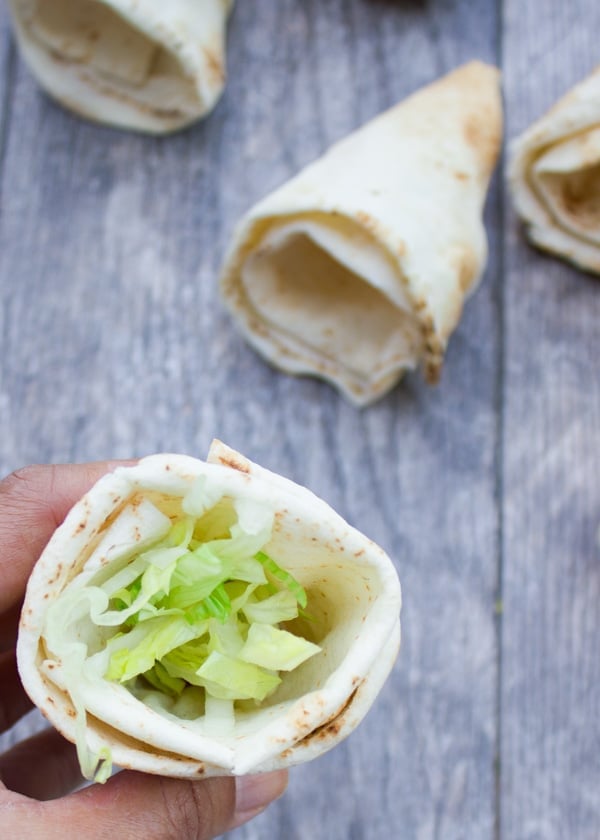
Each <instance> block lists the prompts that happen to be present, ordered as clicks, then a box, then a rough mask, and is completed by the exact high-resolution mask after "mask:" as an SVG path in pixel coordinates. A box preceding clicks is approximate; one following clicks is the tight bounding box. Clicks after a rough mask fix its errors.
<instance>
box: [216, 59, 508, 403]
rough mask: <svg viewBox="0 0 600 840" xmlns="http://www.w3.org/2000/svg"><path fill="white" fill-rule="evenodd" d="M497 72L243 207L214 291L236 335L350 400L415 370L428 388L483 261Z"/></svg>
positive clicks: (411, 101)
mask: <svg viewBox="0 0 600 840" xmlns="http://www.w3.org/2000/svg"><path fill="white" fill-rule="evenodd" d="M498 82H499V76H498V72H497V70H496V69H495V68H493V67H490V66H487V65H485V64H481V63H480V62H473V63H471V64H467V65H465V66H464V67H461V68H459V69H458V70H456V71H455V72H453V73H450V74H449V75H447V76H445V77H444V78H442V79H441V80H439V81H437V82H436V83H434V84H432V85H429V86H428V87H425V88H423V89H422V90H420V91H418V92H417V93H415V94H414V95H413V96H411V97H409V98H408V99H406V100H405V101H404V102H401V103H400V104H399V105H397V106H396V107H394V108H392V109H391V110H389V111H387V112H386V113H383V114H381V115H380V116H379V117H377V118H376V119H374V120H373V121H371V122H369V123H367V124H366V125H365V126H363V128H361V129H359V130H358V131H356V132H355V133H354V134H351V135H350V136H348V137H347V138H345V139H344V140H342V141H341V142H339V143H337V144H336V145H334V146H333V147H332V148H331V149H329V151H328V152H327V153H326V154H325V155H324V156H323V157H321V158H320V159H318V160H317V161H315V162H314V163H312V164H311V165H309V166H308V167H307V168H306V169H304V170H302V171H301V172H300V173H299V174H298V175H297V176H296V177H295V178H293V179H292V180H291V181H289V182H287V183H285V184H284V185H283V186H282V187H280V188H279V189H277V190H276V191H275V192H273V193H271V194H270V195H268V196H267V197H266V198H265V199H263V200H262V201H261V202H260V203H259V204H257V205H256V206H255V207H253V208H252V209H251V210H250V211H249V212H248V213H247V215H246V216H245V217H244V218H243V219H242V221H241V223H240V225H239V227H238V229H237V231H236V233H235V236H234V238H233V242H232V244H231V246H230V249H229V251H228V254H227V256H226V259H225V262H224V267H223V270H222V278H221V291H222V295H223V298H224V300H225V303H226V305H227V306H228V308H229V309H230V311H231V313H232V314H233V316H234V317H235V319H236V320H237V322H238V324H239V326H240V328H241V330H242V332H243V333H244V335H245V337H246V338H247V340H248V341H249V342H250V343H251V344H252V345H253V346H254V348H255V349H256V350H258V351H259V352H260V353H262V355H263V356H264V357H265V358H266V359H267V360H268V361H270V362H272V363H273V364H274V365H276V366H277V367H279V368H281V369H282V370H284V371H287V372H288V373H296V374H297V373H308V374H313V375H316V376H320V377H322V378H324V379H327V380H329V381H330V382H332V383H333V384H334V385H336V386H337V387H338V388H339V389H341V391H342V392H343V393H344V394H345V395H346V396H347V397H348V398H349V399H350V400H351V401H352V402H354V403H356V404H357V405H366V404H368V403H370V402H372V401H374V400H376V399H377V398H379V397H381V396H382V395H383V394H384V393H385V392H386V391H388V390H389V389H390V388H392V387H393V385H394V384H395V383H396V382H397V381H398V380H399V379H400V377H401V376H402V374H403V373H404V372H405V371H406V370H410V369H413V368H415V367H416V366H417V364H419V363H420V362H421V363H422V364H423V367H424V373H425V377H426V379H427V380H428V381H429V382H435V381H437V379H438V377H439V374H440V369H441V366H442V361H443V356H444V351H445V348H446V345H447V342H448V339H449V337H450V335H451V333H452V331H453V330H454V329H455V327H456V325H457V324H458V321H459V318H460V316H461V312H462V307H463V300H464V298H465V296H466V295H468V294H470V293H471V292H472V291H473V289H474V287H475V286H476V284H477V282H478V280H479V278H480V277H481V273H482V271H483V268H484V264H485V261H486V254H487V246H486V236H485V230H484V227H483V223H482V218H481V216H482V209H483V204H484V201H485V196H486V191H487V187H488V183H489V179H490V176H491V173H492V170H493V168H494V166H495V163H496V159H497V155H498V150H499V145H500V139H501V130H502V129H501V123H502V114H501V102H500V96H499V84H498Z"/></svg>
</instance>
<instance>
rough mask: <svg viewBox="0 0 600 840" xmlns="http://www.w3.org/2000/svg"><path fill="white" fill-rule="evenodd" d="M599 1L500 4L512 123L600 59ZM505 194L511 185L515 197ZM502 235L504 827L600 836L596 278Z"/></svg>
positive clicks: (511, 234) (599, 320) (599, 289)
mask: <svg viewBox="0 0 600 840" xmlns="http://www.w3.org/2000/svg"><path fill="white" fill-rule="evenodd" d="M599 27H600V7H599V6H598V4H597V3H589V2H584V1H583V0H577V1H576V2H574V3H569V4H568V7H567V6H566V5H564V4H560V3H547V2H545V0H535V2H531V3H526V4H523V3H518V2H514V0H507V2H506V3H505V13H504V27H503V33H504V34H503V41H504V50H503V53H504V66H505V71H504V78H505V92H506V100H507V110H508V126H507V127H508V134H509V136H514V135H516V134H517V133H519V132H521V131H522V130H523V129H524V128H525V127H526V126H527V125H528V124H529V123H530V122H531V121H533V120H534V119H536V118H537V117H538V116H540V115H541V114H542V113H543V112H544V111H545V110H546V109H547V108H548V106H550V105H551V104H552V103H553V102H554V101H555V100H556V99H557V98H558V97H559V96H560V95H562V94H563V93H564V92H566V90H567V89H568V88H569V87H571V86H572V85H573V84H574V83H575V82H577V81H578V80H579V79H580V78H582V77H583V76H584V75H586V74H587V73H588V72H589V71H590V70H591V69H592V67H593V66H594V65H595V64H596V63H597V62H598V51H597V32H598V30H599ZM507 204H508V198H507ZM504 245H505V266H506V268H505V286H504V289H505V325H506V337H505V374H504V401H503V405H504V424H503V436H502V439H503V457H502V461H503V480H502V481H503V495H504V552H503V555H504V562H503V606H504V609H503V614H502V720H501V731H502V756H501V758H502V764H501V776H502V789H501V790H502V793H501V827H502V836H503V837H505V838H511V840H517V838H518V840H522V838H536V840H550V838H552V840H554V838H558V837H574V838H575V837H577V838H582V839H585V840H588V838H589V840H591V838H596V837H598V836H599V835H600V762H599V761H598V749H599V747H600V724H599V722H598V721H599V719H600V716H599V712H600V704H599V701H598V697H599V694H598V686H599V685H600V661H599V658H598V640H599V638H600V608H599V604H600V598H599V595H600V563H599V560H600V551H599V548H598V540H597V533H598V525H599V524H600V504H599V499H600V497H599V492H598V488H599V487H600V469H599V460H598V457H599V452H600V423H599V418H600V389H599V386H598V373H597V360H598V358H599V357H600V328H599V326H598V325H599V324H600V286H599V285H598V280H597V279H595V278H593V277H591V276H589V275H585V274H583V273H581V272H578V271H576V270H575V269H572V268H570V267H569V266H568V265H566V264H565V263H562V262H560V261H558V260H554V259H550V258H547V257H544V256H542V255H541V254H540V253H539V252H536V251H534V250H533V249H530V248H529V247H528V246H527V245H526V244H525V243H524V240H523V237H522V235H521V231H520V229H519V227H518V225H517V224H516V221H515V219H514V217H513V216H512V214H510V213H509V214H508V218H507V226H506V231H505V237H504Z"/></svg>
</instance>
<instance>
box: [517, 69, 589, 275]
mask: <svg viewBox="0 0 600 840" xmlns="http://www.w3.org/2000/svg"><path fill="white" fill-rule="evenodd" d="M509 182H510V188H511V192H512V196H513V199H514V202H515V207H516V210H517V212H518V213H519V215H520V216H521V217H522V218H523V220H524V221H525V224H526V226H527V234H528V236H529V239H530V240H531V242H533V244H534V245H537V246H538V247H540V248H543V249H544V250H546V251H551V252H552V253H555V254H558V255H559V256H561V257H564V258H565V259H567V260H570V261H571V262H572V263H574V264H575V265H578V266H580V267H581V268H583V269H586V270H587V271H592V272H595V273H597V274H600V67H598V68H596V70H595V71H594V72H593V73H592V74H591V75H590V76H588V77H587V78H586V79H584V80H583V81H582V82H580V83H579V84H578V85H576V87H574V88H573V89H572V90H571V91H569V93H567V94H566V96H564V97H563V98H562V99H560V100H559V101H558V102H557V103H556V105H554V107H553V108H551V110H550V111H548V113H547V114H545V115H544V116H543V117H542V118H541V119H539V120H538V121H537V122H536V123H534V124H533V125H532V126H530V128H528V129H527V131H526V132H525V133H524V134H522V135H521V136H520V137H519V138H518V139H516V140H515V141H514V142H513V144H512V146H511V150H510V164H509Z"/></svg>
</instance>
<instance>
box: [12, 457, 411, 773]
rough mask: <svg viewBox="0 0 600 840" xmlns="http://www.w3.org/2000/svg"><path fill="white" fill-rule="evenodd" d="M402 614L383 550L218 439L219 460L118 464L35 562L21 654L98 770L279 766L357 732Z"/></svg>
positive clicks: (89, 769) (49, 708)
mask: <svg viewBox="0 0 600 840" xmlns="http://www.w3.org/2000/svg"><path fill="white" fill-rule="evenodd" d="M399 612H400V586H399V582H398V578H397V575H396V572H395V570H394V567H393V565H392V563H391V561H390V559H389V558H388V557H387V555H386V554H385V553H384V552H383V551H382V549H380V548H378V547H377V546H376V545H375V544H374V543H373V542H371V541H370V540H369V539H367V538H366V537H365V536H363V535H362V534H360V533H359V532H357V531H356V530H355V529H353V528H352V527H350V525H348V524H347V523H346V522H345V521H344V520H343V519H342V518H341V517H340V516H338V515H337V514H336V513H334V511H333V510H332V509H331V508H330V507H329V506H328V505H327V504H325V502H323V501H321V500H320V499H318V498H317V497H316V496H314V495H313V494H312V493H310V492H309V491H308V490H306V489H304V488H302V487H300V486H298V485H296V484H294V483H293V482H291V481H289V480H287V479H285V478H282V477H280V476H278V475H275V474H273V473H271V472H269V471H267V470H265V469H263V468H261V467H258V466H257V465H256V464H253V463H251V462H250V461H248V460H247V459H246V458H244V457H243V456H241V455H240V454H239V453H237V452H234V451H233V450H231V449H229V448H227V447H226V446H225V445H224V444H222V443H220V442H218V441H216V442H214V443H213V445H212V447H211V450H210V454H209V458H208V462H206V463H205V462H203V461H199V460H197V459H194V458H190V457H187V456H181V455H155V456H150V457H148V458H144V459H143V460H141V461H140V462H139V463H138V464H137V465H135V466H132V467H121V468H118V469H116V470H115V471H114V472H113V473H110V474H108V475H107V476H105V477H104V478H102V479H101V480H100V481H99V482H98V483H97V484H96V485H95V486H94V487H93V488H92V489H91V490H90V491H89V493H88V494H87V495H86V496H84V498H83V499H82V500H81V501H80V502H78V503H77V504H76V505H75V507H74V508H73V509H72V510H71V512H70V513H69V514H68V516H67V518H66V519H65V521H64V523H63V524H62V525H61V526H60V527H59V528H58V530H57V531H56V532H55V534H54V536H53V537H52V539H51V540H50V542H49V544H48V546H47V548H46V549H45V550H44V552H43V554H42V556H41V557H40V559H39V561H38V563H37V564H36V566H35V568H34V570H33V572H32V575H31V578H30V581H29V584H28V588H27V593H26V597H25V602H24V606H23V611H22V618H21V625H20V632H19V638H18V646H17V658H18V667H19V672H20V675H21V679H22V682H23V685H24V687H25V689H26V691H27V692H28V694H29V695H30V697H31V699H32V700H33V702H34V703H35V704H36V705H37V706H38V707H39V708H40V709H41V710H42V712H43V713H44V715H46V717H47V718H48V719H49V720H50V722H51V723H52V724H54V726H55V727H56V728H57V729H58V730H59V731H60V732H61V733H62V734H63V735H64V736H65V737H66V738H68V739H69V740H70V741H73V742H74V743H76V744H77V747H78V751H79V756H80V763H81V766H82V770H83V772H84V774H85V775H86V776H87V777H88V778H96V780H98V781H102V780H103V779H105V778H106V777H107V776H108V773H109V772H110V768H111V766H112V764H113V763H114V764H116V765H119V766H120V767H127V768H134V769H137V770H142V771H146V772H149V773H157V774H163V775H169V776H179V777H190V778H198V777H199V776H203V775H206V776H211V775H226V774H230V775H231V774H243V773H250V772H259V771H266V770H272V769H275V768H280V767H286V766H289V765H292V764H296V763H299V762H303V761H307V760H309V759H312V758H314V757H315V756H317V755H319V754H321V753H322V752H324V751H326V750H328V749H329V748H331V747H332V746H334V745H335V744H336V743H338V742H339V741H340V740H341V739H342V738H345V737H346V736H347V735H348V734H349V733H350V732H352V730H353V729H354V728H355V727H356V725H357V724H358V723H359V722H360V720H361V719H362V718H363V717H364V715H365V714H366V712H367V711H368V709H369V707H370V706H371V704H372V703H373V701H374V699H375V697H376V695H377V693H378V692H379V690H380V689H381V687H382V685H383V683H384V681H385V679H386V677H387V676H388V674H389V672H390V670H391V668H392V665H393V663H394V661H395V658H396V655H397V652H398V647H399V641H400V624H399Z"/></svg>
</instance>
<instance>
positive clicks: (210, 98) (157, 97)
mask: <svg viewBox="0 0 600 840" xmlns="http://www.w3.org/2000/svg"><path fill="white" fill-rule="evenodd" d="M232 2H233V0H169V2H168V3H161V2H158V0H9V7H10V9H11V11H12V16H13V21H14V27H15V32H16V36H17V41H18V43H19V46H20V49H21V52H22V55H23V57H24V58H25V60H26V62H27V64H28V65H29V67H30V69H31V71H32V73H33V74H34V76H35V77H36V78H37V80H38V82H39V83H40V85H41V86H42V87H43V88H44V89H45V90H46V91H47V92H48V93H49V94H50V95H51V96H53V97H54V98H55V99H57V100H58V101H59V102H60V103H61V104H63V105H64V106H65V107H66V108H70V109H71V110H73V111H75V112H76V113H78V114H80V115H81V116H83V117H87V118H89V119H92V120H96V121H97V122H101V123H107V124H109V125H113V126H117V127H120V128H130V129H136V130H138V131H147V132H152V133H156V134H160V133H164V132H168V131H173V130H175V129H177V128H181V127H182V126H185V125H187V124H189V123H191V122H193V121H194V120H197V119H198V118H199V117H201V116H203V115H204V114H206V113H207V112H208V111H210V110H211V108H212V107H213V106H214V105H215V103H216V101H217V100H218V98H219V96H220V95H221V92H222V90H223V86H224V83H225V27H226V22H227V16H228V14H229V11H230V9H231V6H232Z"/></svg>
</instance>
